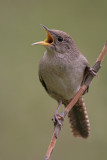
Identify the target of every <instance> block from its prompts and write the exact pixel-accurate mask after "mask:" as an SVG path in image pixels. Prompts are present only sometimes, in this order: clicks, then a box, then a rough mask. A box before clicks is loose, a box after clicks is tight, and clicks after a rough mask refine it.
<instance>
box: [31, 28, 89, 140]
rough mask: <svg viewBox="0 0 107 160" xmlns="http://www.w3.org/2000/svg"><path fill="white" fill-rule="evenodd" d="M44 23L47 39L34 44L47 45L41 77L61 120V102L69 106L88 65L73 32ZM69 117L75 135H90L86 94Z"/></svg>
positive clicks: (55, 116)
mask: <svg viewBox="0 0 107 160" xmlns="http://www.w3.org/2000/svg"><path fill="white" fill-rule="evenodd" d="M42 27H43V28H44V29H45V31H46V33H47V38H46V40H44V41H40V42H36V43H33V44H32V45H37V44H41V45H43V46H44V47H45V48H46V51H45V53H44V55H43V57H42V59H41V61H40V64H39V79H40V81H41V83H42V85H43V86H44V88H45V90H46V91H47V93H48V94H49V95H50V96H51V97H53V98H54V99H56V100H57V102H58V108H57V110H56V112H55V115H54V117H53V121H54V123H55V122H57V123H59V124H60V122H59V119H60V118H63V117H61V116H60V115H59V114H58V110H59V108H60V106H61V104H64V105H65V107H66V106H67V104H68V103H69V102H70V101H71V100H72V98H73V97H74V95H75V94H76V93H77V91H78V90H79V89H80V87H81V85H82V83H83V81H84V77H85V71H86V68H89V65H88V61H87V59H86V58H85V57H84V56H83V55H82V54H81V52H80V51H79V50H78V48H77V47H76V45H75V43H74V41H73V39H72V37H71V36H69V35H68V34H67V33H65V32H63V31H60V30H54V29H48V28H47V27H45V26H44V25H42ZM68 117H69V120H70V124H71V129H72V133H73V135H74V136H75V137H83V138H87V137H88V135H89V131H90V124H89V120H88V115H87V111H86V107H85V103H84V100H83V97H80V99H79V100H78V102H77V103H76V104H75V106H74V107H73V108H72V109H71V110H70V112H69V113H68ZM60 125H61V124H60Z"/></svg>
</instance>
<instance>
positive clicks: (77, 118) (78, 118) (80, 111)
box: [68, 97, 90, 138]
mask: <svg viewBox="0 0 107 160" xmlns="http://www.w3.org/2000/svg"><path fill="white" fill-rule="evenodd" d="M68 117H69V121H70V124H71V129H72V133H73V135H74V136H75V137H83V138H87V137H88V136H89V132H90V123H89V120H88V114H87V111H86V107H85V103H84V100H83V98H82V97H81V98H80V99H79V100H78V102H77V103H76V104H75V106H74V107H73V108H72V109H71V110H70V111H69V113H68Z"/></svg>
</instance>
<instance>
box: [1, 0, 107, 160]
mask: <svg viewBox="0 0 107 160" xmlns="http://www.w3.org/2000/svg"><path fill="white" fill-rule="evenodd" d="M41 23H42V24H44V25H46V26H47V27H49V28H54V29H59V30H63V31H65V32H67V33H69V34H70V35H71V36H72V37H73V39H74V41H75V42H76V44H77V46H78V48H79V49H80V50H81V52H83V54H84V55H85V56H86V57H87V59H88V60H89V63H90V65H92V64H94V62H95V60H96V58H97V56H98V55H99V53H100V51H101V49H102V47H103V45H104V43H105V41H106V40H107V1H106V0H102V1H97V0H93V1H92V0H81V1H79V0H63V1H61V0H59V1H57V0H54V1H49V0H45V1H43V0H39V1H37V0H30V1H29V0H0V159H1V160H19V159H20V160H42V159H43V157H44V155H45V152H46V150H47V147H48V144H49V141H50V138H51V135H52V131H53V124H52V122H51V118H52V116H53V114H54V112H55V110H56V107H57V103H56V102H55V100H53V99H51V98H50V97H49V96H48V95H47V93H46V92H45V91H44V89H43V87H42V86H41V84H40V82H39V79H38V64H39V61H40V58H41V57H42V55H43V52H44V51H45V49H44V48H43V47H41V46H31V44H32V43H33V42H36V41H39V40H43V39H44V38H45V33H44V30H43V29H42V27H41V26H40V24H41ZM106 61H107V58H105V60H104V62H103V66H102V69H101V70H100V72H99V78H98V79H97V78H95V79H94V81H93V83H92V85H91V87H90V90H89V93H88V94H86V95H85V102H86V106H87V110H88V114H89V119H90V123H91V134H90V137H89V138H88V139H87V140H84V139H81V138H74V137H73V136H72V134H71V132H70V128H69V123H68V119H67V118H66V120H65V122H64V127H63V130H62V132H61V133H60V136H59V139H58V141H57V144H56V147H55V150H54V152H53V156H52V159H54V160H56V159H57V160H65V159H66V160H71V159H75V160H77V159H79V160H86V159H87V160H90V159H91V160H101V159H102V160H105V159H107V124H106V122H107V115H106V114H107V99H106V98H107V66H106ZM62 109H63V107H62Z"/></svg>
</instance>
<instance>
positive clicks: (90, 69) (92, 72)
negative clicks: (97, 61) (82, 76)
mask: <svg viewBox="0 0 107 160" xmlns="http://www.w3.org/2000/svg"><path fill="white" fill-rule="evenodd" d="M89 73H91V74H92V75H93V76H95V77H97V78H98V75H97V73H96V72H95V71H94V69H93V68H89Z"/></svg>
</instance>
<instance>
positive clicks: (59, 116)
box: [52, 112, 64, 127]
mask: <svg viewBox="0 0 107 160" xmlns="http://www.w3.org/2000/svg"><path fill="white" fill-rule="evenodd" d="M63 120H64V116H63V115H62V114H58V113H57V112H56V113H55V114H54V116H53V118H52V121H53V123H54V126H56V125H57V124H58V125H59V126H61V127H62V122H63Z"/></svg>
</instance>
